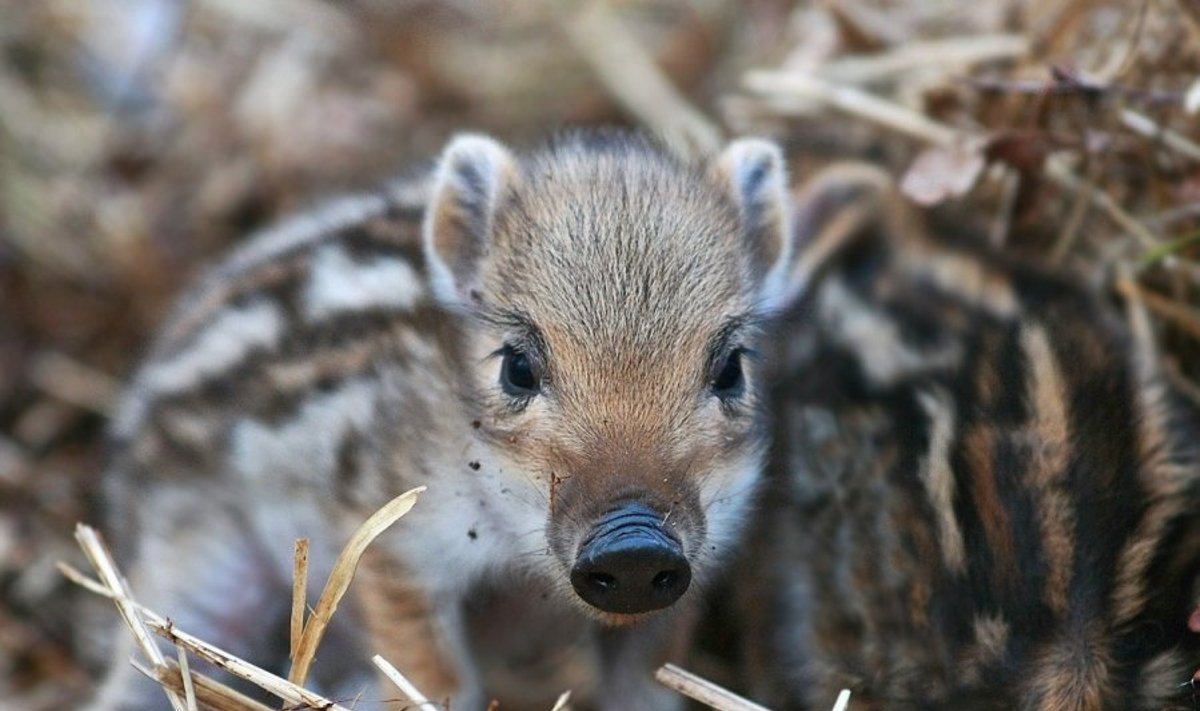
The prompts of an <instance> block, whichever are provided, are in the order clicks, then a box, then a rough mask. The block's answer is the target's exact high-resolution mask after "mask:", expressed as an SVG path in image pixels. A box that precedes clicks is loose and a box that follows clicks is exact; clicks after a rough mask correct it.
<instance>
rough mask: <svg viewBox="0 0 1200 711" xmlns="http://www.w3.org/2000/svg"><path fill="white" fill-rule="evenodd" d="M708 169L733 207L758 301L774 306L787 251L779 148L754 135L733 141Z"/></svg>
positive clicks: (790, 247) (784, 181)
mask: <svg viewBox="0 0 1200 711" xmlns="http://www.w3.org/2000/svg"><path fill="white" fill-rule="evenodd" d="M713 172H714V173H715V176H716V178H717V180H718V181H719V182H720V183H722V184H723V185H724V186H725V188H726V189H727V190H728V192H729V196H730V197H731V198H732V199H733V203H734V204H735V205H736V206H737V208H738V212H739V214H740V216H741V221H742V226H743V229H744V234H745V238H746V241H747V247H748V248H749V249H750V252H751V253H752V254H753V255H754V260H755V262H756V266H757V267H758V273H759V275H760V276H761V277H762V279H763V286H762V300H763V302H764V305H765V307H766V308H767V309H768V310H770V309H774V308H776V307H777V306H778V305H779V304H777V303H776V302H777V301H778V300H779V296H780V295H781V294H782V292H783V291H784V290H785V285H784V284H782V283H781V281H782V279H784V278H785V277H786V274H787V271H788V270H787V269H786V266H787V263H788V262H789V261H790V259H791V256H792V251H793V245H792V241H793V240H792V237H791V206H790V202H789V199H788V177H787V168H786V167H785V165H784V160H783V152H782V151H780V150H779V147H778V146H776V145H775V144H774V143H771V142H770V141H766V140H763V139H760V138H742V139H738V140H736V141H733V142H731V143H730V144H729V145H728V146H727V147H726V148H725V150H724V151H722V152H721V155H720V156H719V157H718V158H717V160H716V163H715V164H714V171H713Z"/></svg>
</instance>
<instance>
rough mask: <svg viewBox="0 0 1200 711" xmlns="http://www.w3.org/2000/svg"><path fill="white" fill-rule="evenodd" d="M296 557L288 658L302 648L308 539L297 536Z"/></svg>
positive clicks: (306, 594)
mask: <svg viewBox="0 0 1200 711" xmlns="http://www.w3.org/2000/svg"><path fill="white" fill-rule="evenodd" d="M294 556H295V557H294V558H293V560H292V619H291V625H290V634H289V635H288V637H289V641H290V644H291V647H290V648H289V650H288V658H289V659H292V660H293V661H294V660H295V659H296V650H297V649H299V648H300V638H301V637H303V636H304V610H305V609H307V603H308V539H307V538H297V539H296V549H295V554H294Z"/></svg>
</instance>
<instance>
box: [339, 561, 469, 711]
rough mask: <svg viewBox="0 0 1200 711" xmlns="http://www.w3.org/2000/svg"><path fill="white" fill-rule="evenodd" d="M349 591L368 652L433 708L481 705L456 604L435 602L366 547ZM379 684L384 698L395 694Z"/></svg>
mask: <svg viewBox="0 0 1200 711" xmlns="http://www.w3.org/2000/svg"><path fill="white" fill-rule="evenodd" d="M354 587H355V588H357V589H358V599H359V603H360V604H361V609H362V613H363V622H364V625H365V627H366V628H367V629H368V630H369V635H370V640H371V645H372V649H371V652H372V654H379V655H381V656H382V657H383V658H384V659H386V660H387V661H388V662H390V663H391V664H392V665H393V666H394V667H396V668H397V669H398V670H400V672H401V673H402V674H404V676H405V677H406V678H407V679H408V680H409V681H411V682H412V683H413V684H414V685H415V686H416V687H417V689H418V690H420V691H421V693H423V694H424V695H425V697H426V698H427V699H429V700H430V701H433V702H435V703H438V704H439V705H440V704H442V703H443V702H445V701H447V700H449V701H450V706H451V708H456V709H467V708H475V707H476V706H478V705H479V704H481V703H484V700H483V698H482V697H483V694H482V689H481V688H480V683H479V681H478V674H476V673H474V665H473V664H472V663H471V660H470V658H469V652H468V648H467V644H466V642H465V633H464V630H463V626H462V620H461V612H460V609H461V605H460V604H459V602H460V601H459V600H457V599H454V600H442V599H435V596H434V595H432V594H431V593H430V592H429V591H428V590H426V589H424V588H423V587H422V586H421V585H420V584H419V583H418V582H417V581H416V579H415V576H413V575H412V573H411V572H410V571H409V570H408V569H407V568H406V567H405V566H404V565H403V564H402V563H400V562H399V561H397V560H395V559H394V558H391V557H389V556H387V554H385V553H381V552H378V551H374V550H371V549H368V550H367V552H366V553H365V554H364V555H363V558H362V561H361V563H360V564H359V569H358V573H357V574H356V579H355V583H354ZM382 685H383V688H384V689H386V690H387V691H385V692H384V696H388V695H389V694H391V692H392V691H394V692H395V693H394V694H392V696H395V697H398V696H400V692H399V690H397V689H396V687H395V685H393V684H391V682H387V681H384V682H382ZM389 698H391V697H389ZM479 707H480V708H482V706H479Z"/></svg>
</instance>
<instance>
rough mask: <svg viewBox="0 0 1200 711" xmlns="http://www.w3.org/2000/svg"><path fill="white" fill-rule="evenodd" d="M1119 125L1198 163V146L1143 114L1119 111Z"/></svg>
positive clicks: (1199, 150)
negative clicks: (1160, 142) (1123, 125)
mask: <svg viewBox="0 0 1200 711" xmlns="http://www.w3.org/2000/svg"><path fill="white" fill-rule="evenodd" d="M1121 123H1123V124H1125V127H1126V128H1128V129H1129V130H1131V131H1133V132H1135V133H1138V134H1141V135H1143V136H1145V137H1146V138H1152V139H1154V140H1156V141H1162V144H1163V145H1164V146H1167V147H1168V148H1170V149H1172V150H1174V151H1175V152H1176V153H1180V154H1182V155H1184V156H1186V157H1187V158H1190V159H1191V160H1194V161H1200V145H1197V144H1196V143H1194V142H1192V141H1190V140H1188V139H1187V138H1186V137H1184V136H1182V135H1180V134H1179V133H1176V132H1175V131H1172V130H1171V129H1169V128H1164V127H1162V126H1160V125H1159V124H1158V123H1156V122H1155V121H1154V119H1152V118H1150V117H1149V116H1146V115H1145V114H1139V113H1138V112H1136V111H1133V110H1130V109H1121Z"/></svg>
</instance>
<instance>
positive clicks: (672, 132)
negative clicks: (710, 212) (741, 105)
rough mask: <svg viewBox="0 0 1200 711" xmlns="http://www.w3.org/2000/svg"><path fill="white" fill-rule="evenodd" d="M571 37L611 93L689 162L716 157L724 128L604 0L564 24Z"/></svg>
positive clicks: (588, 4) (589, 4) (590, 4)
mask: <svg viewBox="0 0 1200 711" xmlns="http://www.w3.org/2000/svg"><path fill="white" fill-rule="evenodd" d="M563 27H564V30H565V31H566V34H567V37H568V38H570V40H571V43H572V44H573V45H574V46H575V48H576V50H578V52H579V54H580V56H582V57H583V59H584V61H586V62H587V63H588V64H589V65H590V66H591V67H592V70H593V71H594V72H596V76H597V77H598V78H599V79H600V81H601V82H602V83H603V84H604V86H605V87H606V88H607V89H608V91H609V93H611V94H612V95H613V97H614V98H615V99H616V100H617V101H618V102H620V104H621V105H622V106H624V107H625V108H626V110H628V111H629V112H630V113H631V114H633V115H634V116H636V117H637V118H638V120H639V121H641V122H642V123H644V124H646V125H647V126H649V127H650V129H651V130H652V131H654V132H655V133H657V134H658V135H659V136H661V137H662V138H663V140H664V141H665V142H666V143H667V145H668V146H670V147H671V149H672V150H673V151H675V152H676V153H678V154H680V155H681V156H682V157H683V158H685V159H686V158H695V157H697V156H703V155H711V154H712V153H715V152H716V150H717V148H718V147H719V146H720V144H721V130H720V129H719V128H717V126H716V124H714V123H713V122H712V121H710V120H709V119H708V118H707V117H706V116H705V115H704V114H703V113H701V112H700V110H699V109H697V108H696V107H695V106H693V105H692V104H691V103H690V102H689V101H688V100H687V99H686V98H685V97H684V96H683V95H682V94H680V93H679V91H678V90H677V89H676V88H675V86H674V85H673V84H671V81H670V80H669V79H668V78H667V77H666V75H665V74H663V72H662V70H661V69H660V68H659V67H658V65H657V64H656V63H655V62H654V59H653V58H652V57H650V55H649V54H647V53H646V50H645V49H643V48H642V46H641V45H640V44H639V43H638V41H637V40H636V39H635V38H634V37H633V35H632V34H631V33H630V32H629V30H628V29H627V28H626V27H625V25H624V24H623V23H622V22H621V20H620V18H618V17H617V16H616V15H614V14H613V12H612V11H611V10H610V9H609V7H608V6H607V4H605V3H604V2H591V3H587V4H586V7H585V8H584V9H583V10H582V11H581V12H580V13H578V14H577V15H575V16H573V17H570V18H567V19H566V20H565V21H564V23H563Z"/></svg>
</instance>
